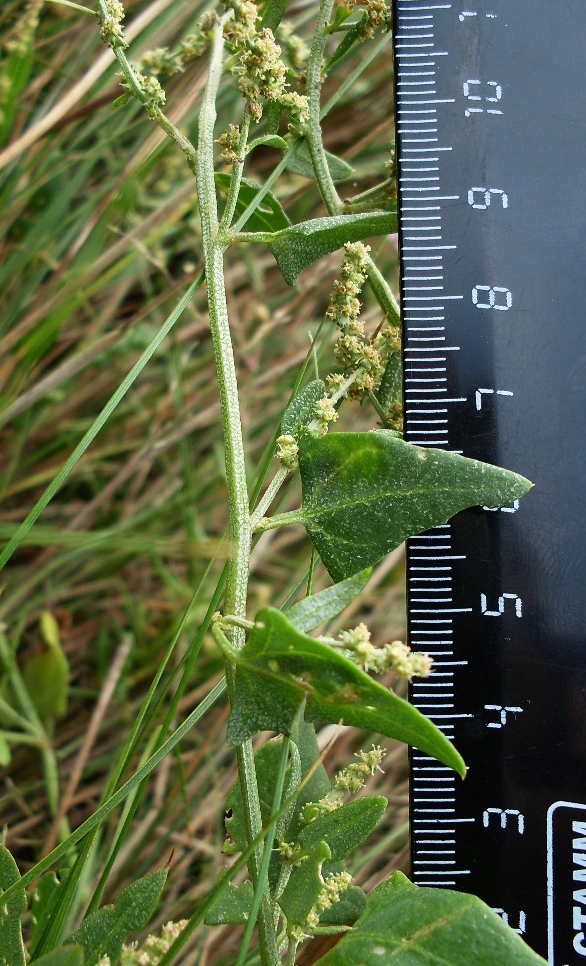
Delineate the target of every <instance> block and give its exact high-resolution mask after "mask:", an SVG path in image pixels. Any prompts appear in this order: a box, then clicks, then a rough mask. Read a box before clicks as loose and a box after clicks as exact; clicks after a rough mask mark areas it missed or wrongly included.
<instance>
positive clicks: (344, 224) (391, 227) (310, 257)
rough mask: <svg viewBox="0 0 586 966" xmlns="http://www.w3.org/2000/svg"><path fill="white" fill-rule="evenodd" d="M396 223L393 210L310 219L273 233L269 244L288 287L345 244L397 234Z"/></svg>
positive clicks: (395, 215)
mask: <svg viewBox="0 0 586 966" xmlns="http://www.w3.org/2000/svg"><path fill="white" fill-rule="evenodd" d="M397 224H398V223H397V213H396V211H375V212H372V213H366V214H360V215H334V216H332V217H331V218H313V219H312V220H311V221H304V222H301V224H299V225H291V226H290V227H288V228H284V229H283V230H282V231H279V232H276V234H275V235H274V237H273V238H272V239H271V241H270V242H268V245H269V248H270V250H271V251H272V253H273V255H274V257H275V260H276V262H277V265H278V266H279V268H280V270H281V274H282V276H283V278H284V279H285V281H286V282H287V284H288V285H293V284H294V283H295V280H296V279H297V276H298V275H300V274H301V272H303V271H304V269H306V268H309V266H310V265H313V263H314V262H317V261H319V259H320V258H323V257H324V255H329V254H330V252H335V251H337V250H338V249H339V248H342V247H343V246H344V245H345V243H346V242H357V241H363V240H364V239H365V238H371V237H374V236H376V235H387V234H390V233H391V232H396V231H397Z"/></svg>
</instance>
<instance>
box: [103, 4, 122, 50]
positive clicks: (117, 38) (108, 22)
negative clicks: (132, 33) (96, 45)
mask: <svg viewBox="0 0 586 966" xmlns="http://www.w3.org/2000/svg"><path fill="white" fill-rule="evenodd" d="M104 9H105V13H102V15H101V17H100V37H101V38H102V40H103V41H104V43H105V44H108V46H109V47H111V48H112V50H115V49H116V48H122V49H124V48H125V47H128V42H127V41H126V39H125V37H124V28H123V26H122V21H123V20H124V17H125V12H124V7H123V6H122V4H121V2H120V0H106V2H105V4H104Z"/></svg>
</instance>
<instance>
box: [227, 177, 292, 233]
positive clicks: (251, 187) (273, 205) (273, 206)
mask: <svg viewBox="0 0 586 966" xmlns="http://www.w3.org/2000/svg"><path fill="white" fill-rule="evenodd" d="M214 178H215V182H216V188H217V189H218V195H219V202H220V203H219V205H218V210H219V213H220V215H221V214H222V212H223V210H224V202H225V200H226V198H227V196H228V189H229V187H230V180H231V179H230V175H229V174H226V173H225V172H223V171H217V172H216V174H215V175H214ZM259 190H260V186H259V185H257V184H255V182H254V181H249V180H248V179H247V178H243V179H242V181H241V183H240V191H239V192H238V201H237V202H236V216H239V215H241V214H242V213H243V212H244V211H246V209H247V208H248V206H249V204H250V203H251V201H253V200H254V198H255V197H256V195H257V194H258V192H259ZM289 225H290V221H289V219H288V218H287V215H286V214H285V212H284V211H283V209H282V207H281V205H280V204H279V202H278V201H277V199H276V198H275V196H274V195H273V194H271V192H270V191H267V193H266V194H265V195H264V196H263V199H262V201H261V203H260V204H259V206H258V208H256V210H255V211H253V213H252V214H251V216H250V218H249V219H248V222H247V225H246V227H247V230H248V231H270V232H279V231H280V230H281V229H283V228H287V227H288V226H289Z"/></svg>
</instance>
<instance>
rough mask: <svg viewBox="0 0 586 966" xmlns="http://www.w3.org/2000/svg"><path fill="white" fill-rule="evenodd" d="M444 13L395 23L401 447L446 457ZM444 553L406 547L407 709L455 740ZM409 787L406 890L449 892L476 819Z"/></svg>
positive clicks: (449, 784)
mask: <svg viewBox="0 0 586 966" xmlns="http://www.w3.org/2000/svg"><path fill="white" fill-rule="evenodd" d="M414 8H415V9H414ZM451 8H452V5H451V4H422V3H417V2H413V0H411V2H410V0H400V2H399V3H398V10H397V15H396V20H395V23H396V27H397V29H396V34H395V58H396V64H397V69H396V92H397V93H396V100H397V112H396V126H397V134H398V137H399V139H400V146H401V149H400V174H399V188H400V214H401V227H402V238H401V254H402V310H403V320H404V327H405V337H406V339H405V369H406V371H405V388H404V393H405V416H406V438H407V439H408V440H409V442H412V443H416V444H417V445H419V446H440V447H443V448H449V429H448V423H449V421H448V407H450V406H453V405H455V404H459V403H465V402H466V397H458V396H456V397H451V396H450V394H449V392H448V378H447V372H448V368H447V353H448V352H459V351H460V347H459V346H456V345H448V344H447V338H446V325H445V322H446V315H445V313H446V303H447V301H448V300H460V299H463V298H464V296H463V295H461V294H455V295H448V294H447V293H446V291H445V275H444V253H445V252H447V251H455V250H456V247H457V246H456V245H446V244H445V243H444V239H443V234H442V203H445V202H450V201H459V195H449V194H448V195H446V194H443V193H442V185H441V176H440V171H441V160H442V157H441V156H442V154H443V153H445V152H449V151H451V150H452V147H451V145H447V144H443V143H440V138H439V136H438V123H439V122H438V110H439V108H440V106H443V105H444V104H454V103H455V98H441V97H438V94H437V88H436V75H437V64H438V60H439V58H441V57H447V56H448V52H447V51H445V50H436V49H435V47H436V44H435V37H434V20H435V13H436V11H437V10H451ZM432 293H433V294H432ZM450 551H451V528H450V526H449V525H446V526H444V527H436V528H435V530H434V533H433V534H425V535H423V536H420V537H418V538H417V539H416V540H412V541H411V542H410V547H409V578H408V580H409V605H410V606H409V616H410V622H409V623H410V643H411V646H412V647H413V648H414V649H421V650H425V651H426V652H427V653H428V654H430V655H432V656H433V658H434V674H433V681H426V682H425V683H416V684H414V685H413V686H412V699H413V702H414V703H415V705H416V706H417V707H418V708H419V710H420V711H422V712H423V713H424V714H426V715H427V717H429V718H430V719H431V720H432V721H434V722H435V724H437V725H438V726H439V727H440V728H441V729H442V731H443V732H444V734H446V735H447V736H448V737H449V738H453V736H454V728H455V723H456V721H457V720H458V719H459V718H462V717H463V716H464V714H462V713H459V714H458V713H457V712H456V711H455V692H454V674H455V668H456V667H462V666H466V665H467V664H468V661H466V660H463V661H455V660H454V640H453V622H454V618H453V616H452V615H453V614H455V613H457V612H459V610H460V609H459V608H455V607H454V606H453V595H452V585H453V560H454V557H455V555H454V554H452V553H450ZM459 559H463V558H462V556H459ZM469 609H471V608H469ZM471 716H472V715H471V714H468V717H471ZM411 783H412V794H411V809H412V817H411V824H412V844H413V877H414V880H415V881H416V882H418V883H419V884H420V885H429V886H454V887H457V886H459V885H460V884H462V883H461V879H460V878H459V877H463V876H467V875H470V869H469V868H465V867H464V868H462V867H458V865H459V864H458V861H457V858H456V849H455V848H454V846H455V844H456V839H455V837H454V836H455V834H456V825H457V824H458V823H472V822H474V821H475V819H474V817H472V816H466V817H459V818H457V819H456V809H455V777H454V773H453V772H452V771H451V769H449V768H446V767H444V766H440V765H438V764H437V763H435V764H434V763H433V759H430V758H428V757H427V756H425V755H421V754H413V755H412V779H411Z"/></svg>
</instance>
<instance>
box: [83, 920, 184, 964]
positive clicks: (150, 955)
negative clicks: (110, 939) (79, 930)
mask: <svg viewBox="0 0 586 966" xmlns="http://www.w3.org/2000/svg"><path fill="white" fill-rule="evenodd" d="M188 921H189V920H187V919H181V920H179V922H168V923H166V925H164V926H163V929H162V931H161V935H160V936H147V938H146V939H145V941H144V943H143V944H142V946H140V947H139V945H138V943H130V945H128V946H127V945H126V944H125V945H124V946H123V947H122V953H121V955H120V966H157V964H158V963H160V962H161V960H162V958H163V956H164V955H165V953H167V952H168V951H169V949H170V948H171V946H172V945H173V943H174V942H175V940H176V939H177V936H179V934H180V933H182V932H183V930H184V929H185V927H186V925H187V923H188ZM98 966H112V964H111V962H110V957H109V956H102V957H101V959H99V960H98Z"/></svg>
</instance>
